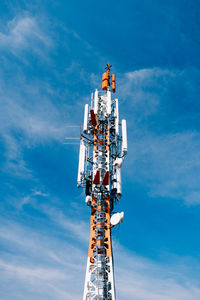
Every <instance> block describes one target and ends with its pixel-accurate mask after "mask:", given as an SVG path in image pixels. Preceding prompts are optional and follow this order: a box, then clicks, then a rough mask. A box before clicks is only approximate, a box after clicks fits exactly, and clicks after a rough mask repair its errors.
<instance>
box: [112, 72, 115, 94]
mask: <svg viewBox="0 0 200 300" xmlns="http://www.w3.org/2000/svg"><path fill="white" fill-rule="evenodd" d="M112 90H113V93H115V91H116V85H115V74H112Z"/></svg>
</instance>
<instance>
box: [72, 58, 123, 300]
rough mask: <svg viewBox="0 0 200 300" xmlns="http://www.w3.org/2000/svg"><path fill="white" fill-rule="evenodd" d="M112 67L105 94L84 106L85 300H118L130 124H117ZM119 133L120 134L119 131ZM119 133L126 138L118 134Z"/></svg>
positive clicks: (80, 178)
mask: <svg viewBox="0 0 200 300" xmlns="http://www.w3.org/2000/svg"><path fill="white" fill-rule="evenodd" d="M110 67H111V66H110V65H109V64H107V67H106V72H105V73H104V74H103V76H102V90H103V91H98V90H97V89H96V90H95V93H94V95H93V94H92V95H91V105H90V107H89V105H88V104H86V105H85V112H84V124H83V133H82V134H81V139H80V153H79V168H78V180H77V181H78V186H81V187H84V188H85V193H86V204H87V205H88V206H89V207H90V208H91V218H90V242H89V251H88V259H87V267H86V276H85V286H84V294H83V300H115V299H116V296H115V284H114V270H113V254H112V244H111V230H112V227H114V226H115V225H118V224H120V223H121V222H122V221H123V217H124V213H123V212H121V213H115V214H113V213H112V211H113V208H114V204H115V203H116V201H119V198H120V196H121V194H122V191H121V165H122V162H123V158H124V156H125V154H126V153H127V133H126V120H122V122H121V124H120V123H119V109H118V99H116V98H113V97H112V93H115V75H114V74H112V82H111V76H110ZM120 128H121V130H120ZM120 132H121V133H122V134H120Z"/></svg>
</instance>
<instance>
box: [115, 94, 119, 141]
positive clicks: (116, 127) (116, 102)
mask: <svg viewBox="0 0 200 300" xmlns="http://www.w3.org/2000/svg"><path fill="white" fill-rule="evenodd" d="M115 134H116V135H119V105H118V99H115Z"/></svg>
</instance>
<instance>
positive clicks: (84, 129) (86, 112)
mask: <svg viewBox="0 0 200 300" xmlns="http://www.w3.org/2000/svg"><path fill="white" fill-rule="evenodd" d="M87 130H88V104H85V113H84V123H83V132H87Z"/></svg>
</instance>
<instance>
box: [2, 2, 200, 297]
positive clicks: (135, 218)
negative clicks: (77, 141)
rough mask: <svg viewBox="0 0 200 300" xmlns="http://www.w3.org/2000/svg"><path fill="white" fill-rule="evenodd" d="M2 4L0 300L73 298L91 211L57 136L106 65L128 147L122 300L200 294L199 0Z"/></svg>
mask: <svg viewBox="0 0 200 300" xmlns="http://www.w3.org/2000/svg"><path fill="white" fill-rule="evenodd" d="M0 8H1V10H0V16H1V18H0V61H1V68H0V106H1V109H0V149H1V156H0V165H1V171H0V182H1V185H0V193H1V202H0V279H1V280H0V298H1V299H2V300H25V299H27V298H28V299H30V300H36V299H37V300H44V299H48V300H55V299H56V300H71V299H73V300H78V299H81V297H82V293H83V285H84V276H85V267H86V259H87V247H88V240H89V210H88V208H87V207H85V203H84V193H83V191H81V190H79V189H77V187H76V178H77V166H78V151H79V147H78V145H64V144H63V142H64V138H65V137H66V136H74V137H79V128H78V127H70V126H72V125H74V126H79V125H80V122H82V121H83V108H84V104H85V103H88V102H89V100H90V93H91V92H92V91H93V90H94V89H95V88H99V89H100V87H101V74H102V72H103V71H104V67H105V64H106V63H107V62H110V63H111V64H112V65H113V72H114V73H116V76H117V96H118V98H119V103H120V107H119V109H120V117H121V118H126V119H127V125H128V147H129V153H128V156H127V157H126V161H125V162H124V165H123V171H122V172H123V173H122V175H123V186H122V188H123V197H122V199H121V201H120V204H118V205H117V207H116V211H118V210H120V211H121V210H123V211H124V212H125V220H124V223H123V224H122V225H121V226H120V228H115V229H114V230H113V239H114V241H113V248H114V255H115V277H116V289H117V299H120V300H127V299H133V300H197V299H200V284H199V282H200V281H199V279H200V275H199V274H200V255H199V253H200V239H199V230H200V221H199V213H200V184H199V182H200V180H199V179H200V104H199V96H200V56H199V51H200V33H199V32H200V21H199V20H200V4H199V1H197V0H190V1H186V0H182V1H181V0H173V1H171V0H167V1H161V0H152V1H150V0H145V1H139V0H134V1H129V0H126V1H121V0H120V1H117V3H116V1H109V2H107V1H101V2H99V3H96V2H94V1H89V0H87V1H83V2H81V1H71V0H68V1H60V0H58V1H53V0H48V1H45V0H44V1H42V3H41V1H23V0H20V1H15V0H11V1H9V3H8V2H7V1H1V5H0Z"/></svg>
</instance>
